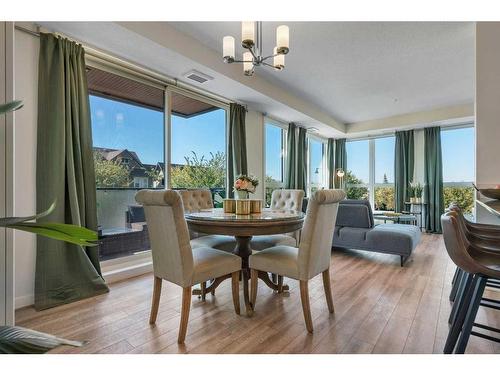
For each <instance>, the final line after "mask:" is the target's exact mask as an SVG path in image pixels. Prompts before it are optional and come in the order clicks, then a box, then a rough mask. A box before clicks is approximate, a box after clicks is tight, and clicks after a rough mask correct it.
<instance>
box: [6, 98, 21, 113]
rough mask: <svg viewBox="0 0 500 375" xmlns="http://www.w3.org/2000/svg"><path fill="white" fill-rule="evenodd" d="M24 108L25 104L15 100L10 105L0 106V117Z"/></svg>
mask: <svg viewBox="0 0 500 375" xmlns="http://www.w3.org/2000/svg"><path fill="white" fill-rule="evenodd" d="M22 106H23V102H22V101H21V100H14V101H12V102H9V103H5V104H0V115H3V114H4V113H7V112H12V111H16V110H18V109H19V108H21V107H22Z"/></svg>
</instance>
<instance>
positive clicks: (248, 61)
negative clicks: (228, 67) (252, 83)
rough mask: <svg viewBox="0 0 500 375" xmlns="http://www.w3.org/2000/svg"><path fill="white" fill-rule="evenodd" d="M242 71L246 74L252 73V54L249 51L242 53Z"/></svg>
mask: <svg viewBox="0 0 500 375" xmlns="http://www.w3.org/2000/svg"><path fill="white" fill-rule="evenodd" d="M243 61H244V62H243V71H244V72H245V75H246V76H251V75H253V56H252V54H251V53H250V52H245V53H243Z"/></svg>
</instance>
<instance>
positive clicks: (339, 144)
mask: <svg viewBox="0 0 500 375" xmlns="http://www.w3.org/2000/svg"><path fill="white" fill-rule="evenodd" d="M334 166H335V168H334V172H333V173H335V187H336V188H337V189H344V188H345V183H346V181H345V179H346V177H347V151H346V148H345V138H342V139H336V140H335V160H334ZM338 169H342V170H344V172H345V174H344V177H343V178H342V179H340V178H339V177H338V176H337V170H338Z"/></svg>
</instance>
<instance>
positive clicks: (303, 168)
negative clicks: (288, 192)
mask: <svg viewBox="0 0 500 375" xmlns="http://www.w3.org/2000/svg"><path fill="white" fill-rule="evenodd" d="M306 135H307V129H305V128H299V137H298V140H297V180H296V182H295V189H301V190H304V191H305V192H307V189H306V187H307V136H306Z"/></svg>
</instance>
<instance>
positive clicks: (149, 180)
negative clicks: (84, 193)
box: [87, 67, 226, 260]
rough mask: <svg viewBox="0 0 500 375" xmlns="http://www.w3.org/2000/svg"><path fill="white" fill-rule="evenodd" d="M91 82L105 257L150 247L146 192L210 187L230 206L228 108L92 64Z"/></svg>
mask: <svg viewBox="0 0 500 375" xmlns="http://www.w3.org/2000/svg"><path fill="white" fill-rule="evenodd" d="M87 80H88V87H89V93H90V98H89V99H90V110H91V122H92V133H93V146H94V165H95V172H96V188H97V219H98V225H99V235H100V257H101V260H108V259H112V258H118V257H122V256H128V255H134V254H138V253H141V252H145V251H148V250H149V249H150V244H149V237H148V232H147V227H146V223H145V216H144V210H143V208H142V207H141V206H139V205H137V203H136V202H135V194H136V193H137V191H138V190H140V189H145V188H148V189H165V188H166V187H169V188H176V189H184V188H208V189H211V190H212V193H213V196H214V202H215V204H216V205H217V206H219V205H222V198H223V197H225V182H226V153H225V149H226V111H225V109H223V108H220V107H219V106H217V105H216V104H214V103H213V102H211V101H210V100H208V99H207V100H206V101H205V100H203V99H202V98H201V97H200V98H198V97H197V96H196V97H195V96H193V97H191V96H188V94H186V95H184V94H180V93H178V92H177V91H167V90H166V88H165V87H164V86H162V85H158V83H150V82H149V81H147V80H146V79H144V77H138V76H132V75H127V74H125V73H124V75H118V74H114V73H110V72H107V71H105V70H101V69H97V68H94V67H88V70H87ZM165 95H168V96H169V100H168V102H169V103H170V106H169V107H170V108H169V111H168V110H167V108H166V106H165V102H166V100H165ZM166 116H170V122H169V123H170V124H171V128H170V130H171V131H170V132H168V131H166V129H167V128H166V126H165V124H166V123H168V122H166V121H165V119H166ZM167 142H168V145H167V144H166V143H167ZM167 146H168V147H167ZM165 150H169V155H170V164H168V163H167V158H166V157H165ZM169 172H170V173H169Z"/></svg>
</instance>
